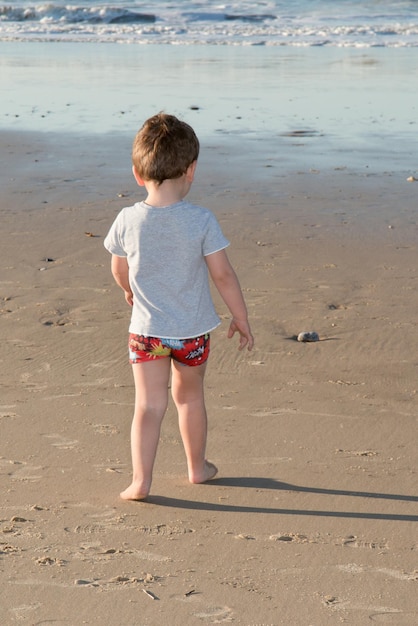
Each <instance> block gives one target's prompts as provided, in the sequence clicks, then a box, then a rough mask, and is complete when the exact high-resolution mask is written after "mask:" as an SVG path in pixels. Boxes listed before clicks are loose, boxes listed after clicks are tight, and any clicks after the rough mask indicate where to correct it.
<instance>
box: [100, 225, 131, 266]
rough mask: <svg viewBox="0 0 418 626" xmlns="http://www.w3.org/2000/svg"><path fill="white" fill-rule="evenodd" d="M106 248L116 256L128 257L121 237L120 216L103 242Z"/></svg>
mask: <svg viewBox="0 0 418 626" xmlns="http://www.w3.org/2000/svg"><path fill="white" fill-rule="evenodd" d="M103 245H104V247H105V248H106V250H108V251H109V252H110V253H111V254H115V255H116V256H121V257H126V256H128V255H127V253H126V251H125V250H124V248H123V244H122V240H121V236H120V217H119V216H118V217H117V218H116V219H115V221H114V222H113V224H112V226H111V227H110V230H109V232H108V234H107V235H106V237H105V240H104V242H103Z"/></svg>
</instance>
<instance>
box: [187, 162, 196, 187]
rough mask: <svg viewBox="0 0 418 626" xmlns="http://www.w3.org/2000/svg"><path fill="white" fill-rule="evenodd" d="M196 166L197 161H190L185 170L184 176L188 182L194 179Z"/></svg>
mask: <svg viewBox="0 0 418 626" xmlns="http://www.w3.org/2000/svg"><path fill="white" fill-rule="evenodd" d="M196 166H197V161H193V163H190V165H189V167H188V168H187V170H186V178H187V180H188V181H189V183H192V182H193V180H194V175H195V171H196Z"/></svg>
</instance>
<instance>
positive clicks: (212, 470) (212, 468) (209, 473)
mask: <svg viewBox="0 0 418 626" xmlns="http://www.w3.org/2000/svg"><path fill="white" fill-rule="evenodd" d="M217 473H218V468H217V467H216V465H214V464H213V463H211V462H210V461H206V460H205V464H204V466H203V471H202V472H201V473H199V474H193V476H189V480H190V482H191V483H193V484H200V483H205V482H206V481H208V480H212V478H215V476H216V474H217Z"/></svg>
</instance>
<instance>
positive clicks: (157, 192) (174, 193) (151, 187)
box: [145, 176, 190, 208]
mask: <svg viewBox="0 0 418 626" xmlns="http://www.w3.org/2000/svg"><path fill="white" fill-rule="evenodd" d="M146 189H147V192H148V196H147V198H146V200H145V202H146V203H147V204H150V205H151V206H155V207H160V208H162V207H165V206H170V205H171V204H176V203H177V202H180V201H181V200H183V198H184V197H185V196H186V195H187V193H188V191H189V189H190V185H189V184H188V183H187V180H186V178H185V177H184V176H181V177H180V178H174V179H168V180H164V181H163V182H162V183H161V185H157V184H156V183H155V182H154V181H148V182H147V183H146Z"/></svg>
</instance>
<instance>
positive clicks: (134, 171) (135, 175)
mask: <svg viewBox="0 0 418 626" xmlns="http://www.w3.org/2000/svg"><path fill="white" fill-rule="evenodd" d="M132 174H133V175H134V178H135V180H136V182H137V183H138V185H139V186H140V187H145V181H144V179H143V178H141V177H140V175H139V174H138V172H137V170H136V167H135V165H132Z"/></svg>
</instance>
